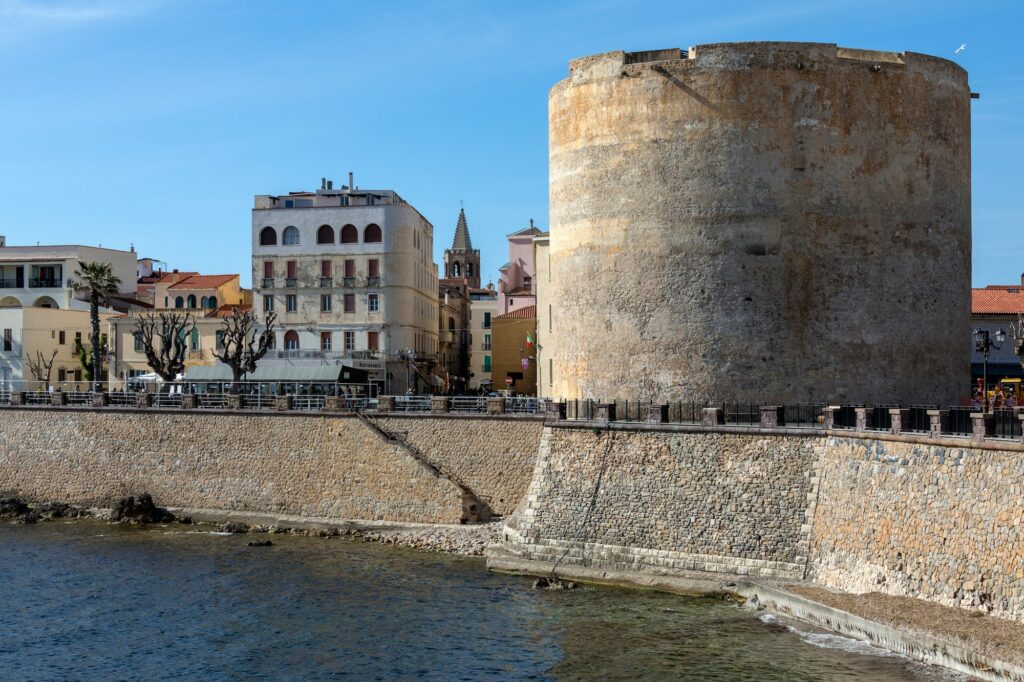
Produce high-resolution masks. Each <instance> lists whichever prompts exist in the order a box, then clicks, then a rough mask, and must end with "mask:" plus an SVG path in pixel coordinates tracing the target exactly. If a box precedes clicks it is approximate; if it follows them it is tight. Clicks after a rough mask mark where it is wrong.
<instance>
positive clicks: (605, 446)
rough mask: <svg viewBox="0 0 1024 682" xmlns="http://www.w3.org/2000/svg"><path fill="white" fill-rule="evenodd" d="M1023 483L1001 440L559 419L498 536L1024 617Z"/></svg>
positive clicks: (528, 551) (540, 549)
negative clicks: (608, 425)
mask: <svg viewBox="0 0 1024 682" xmlns="http://www.w3.org/2000/svg"><path fill="white" fill-rule="evenodd" d="M829 433H834V432H829ZM1021 481H1024V447H1022V446H1021V445H1020V444H1014V443H1009V442H1006V443H999V444H996V443H992V442H988V443H986V444H985V445H983V446H974V445H971V443H970V442H969V441H967V440H953V439H942V440H932V439H928V438H925V437H923V436H888V435H881V434H879V435H873V434H863V437H853V436H850V437H837V436H835V435H827V434H826V432H823V431H818V430H816V429H815V430H808V431H807V432H800V431H798V430H790V431H788V432H787V431H785V430H763V431H759V430H756V429H755V430H748V431H747V432H742V431H739V430H736V431H731V430H730V429H728V428H720V429H714V430H701V429H699V428H697V427H677V426H662V427H648V426H641V425H636V424H634V425H629V426H616V427H615V428H614V429H613V430H611V431H607V430H604V429H597V428H593V426H592V425H590V427H587V425H583V424H579V423H577V424H565V423H562V424H559V425H558V426H552V427H550V428H546V429H545V430H544V433H543V435H542V438H541V446H540V450H539V453H538V458H537V464H536V467H535V469H534V474H533V480H532V481H531V483H530V488H529V490H528V492H527V495H526V498H525V499H524V500H523V502H522V503H521V504H520V506H519V508H518V509H517V510H516V513H515V514H514V515H513V516H512V517H511V518H509V519H508V520H507V521H506V525H505V531H504V546H505V548H506V549H507V550H508V551H510V552H512V553H514V554H517V555H519V556H520V557H522V558H525V559H532V560H539V561H546V562H553V561H558V560H561V561H562V565H572V564H575V565H583V566H590V567H596V568H603V569H608V570H635V571H642V572H646V573H673V572H679V571H685V570H701V571H711V572H720V573H729V574H740V575H750V576H762V577H774V578H784V579H796V580H800V579H804V578H807V579H809V580H812V581H815V582H817V583H820V584H822V585H825V586H828V587H833V588H837V589H840V590H844V591H848V592H854V593H859V592H871V591H879V592H887V593H890V594H895V595H900V596H910V597H917V598H921V599H926V600H929V601H933V602H937V603H940V604H944V605H949V606H961V607H968V608H976V609H978V610H983V611H986V612H990V613H992V614H994V615H997V616H1000V617H1004V618H1011V619H1017V620H1024V540H1022V538H1021V530H1022V521H1024V483H1021ZM598 482H600V485H598Z"/></svg>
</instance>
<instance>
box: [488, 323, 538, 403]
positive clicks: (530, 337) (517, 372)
mask: <svg viewBox="0 0 1024 682" xmlns="http://www.w3.org/2000/svg"><path fill="white" fill-rule="evenodd" d="M492 328H493V341H492V345H491V350H492V353H491V357H492V360H491V377H493V381H494V388H495V390H502V389H508V390H509V391H510V392H512V393H513V394H520V393H521V394H523V395H537V358H536V347H537V346H536V338H537V308H536V306H527V307H525V308H518V309H517V310H513V311H512V312H510V313H505V314H504V315H498V316H497V317H495V318H494V320H493V323H492Z"/></svg>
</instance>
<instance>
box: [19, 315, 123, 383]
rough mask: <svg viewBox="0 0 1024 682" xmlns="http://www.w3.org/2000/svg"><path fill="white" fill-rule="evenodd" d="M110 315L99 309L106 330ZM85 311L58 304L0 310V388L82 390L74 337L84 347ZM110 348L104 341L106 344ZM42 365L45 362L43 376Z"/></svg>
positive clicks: (82, 374) (87, 327)
mask: <svg viewBox="0 0 1024 682" xmlns="http://www.w3.org/2000/svg"><path fill="white" fill-rule="evenodd" d="M113 315H114V313H110V312H101V313H100V325H101V327H100V328H101V330H102V331H103V332H104V333H105V332H106V326H107V324H106V323H107V320H108V319H110V318H111V317H112V316H113ZM90 333H91V332H90V324H89V311H88V310H68V309H62V308H35V307H29V308H16V307H2V308H0V334H2V341H0V382H2V386H3V388H4V390H25V391H32V390H37V389H42V390H47V389H48V388H49V387H55V388H56V387H58V386H59V387H61V388H63V389H64V390H72V389H73V388H75V387H76V386H75V384H76V383H77V384H79V385H78V388H81V389H83V390H85V389H87V384H85V383H84V381H85V371H84V368H83V367H82V364H81V361H80V360H79V358H78V356H77V354H76V353H75V348H76V340H77V341H80V342H81V344H82V345H84V346H85V347H86V348H88V347H89V335H90ZM108 346H109V343H108ZM46 365H49V372H48V374H47V371H46Z"/></svg>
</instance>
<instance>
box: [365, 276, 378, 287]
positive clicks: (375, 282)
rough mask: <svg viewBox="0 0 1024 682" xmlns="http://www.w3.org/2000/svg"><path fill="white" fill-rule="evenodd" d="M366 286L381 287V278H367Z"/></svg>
mask: <svg viewBox="0 0 1024 682" xmlns="http://www.w3.org/2000/svg"><path fill="white" fill-rule="evenodd" d="M366 286H368V287H379V286H380V277H375V276H371V277H367V278H366Z"/></svg>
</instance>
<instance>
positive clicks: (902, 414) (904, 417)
mask: <svg viewBox="0 0 1024 682" xmlns="http://www.w3.org/2000/svg"><path fill="white" fill-rule="evenodd" d="M889 419H890V426H889V433H891V434H893V435H896V436H898V435H899V434H901V433H903V432H904V431H909V430H910V410H908V409H906V408H902V407H897V408H891V409H890V410H889Z"/></svg>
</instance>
